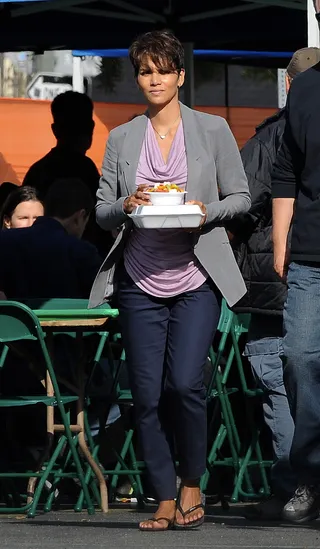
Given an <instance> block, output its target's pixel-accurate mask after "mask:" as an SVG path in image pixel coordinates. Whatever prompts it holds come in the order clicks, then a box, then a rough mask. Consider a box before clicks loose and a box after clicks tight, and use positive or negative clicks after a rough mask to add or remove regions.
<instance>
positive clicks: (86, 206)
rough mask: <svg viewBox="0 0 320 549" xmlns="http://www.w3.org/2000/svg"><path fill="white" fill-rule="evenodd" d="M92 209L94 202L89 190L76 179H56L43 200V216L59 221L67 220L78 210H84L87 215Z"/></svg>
mask: <svg viewBox="0 0 320 549" xmlns="http://www.w3.org/2000/svg"><path fill="white" fill-rule="evenodd" d="M93 207H94V200H93V198H92V195H91V192H90V190H89V188H88V187H87V185H86V184H85V183H84V182H83V181H82V180H81V179H78V178H69V179H68V178H64V179H57V180H56V181H55V182H54V183H52V185H51V186H50V188H49V190H48V192H47V194H46V197H45V200H44V213H45V215H47V216H49V217H57V218H59V219H68V217H71V216H72V215H73V214H75V213H76V212H79V211H80V210H85V212H86V214H87V215H89V214H90V212H91V211H92V210H93Z"/></svg>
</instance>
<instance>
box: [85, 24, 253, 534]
mask: <svg viewBox="0 0 320 549" xmlns="http://www.w3.org/2000/svg"><path fill="white" fill-rule="evenodd" d="M130 60H131V63H132V65H133V68H134V72H135V78H136V82H137V85H138V86H139V88H140V90H141V92H142V94H143V96H144V98H145V101H146V103H147V105H148V113H147V114H143V115H142V116H137V117H136V118H134V119H133V120H132V121H131V122H127V123H126V124H124V125H122V126H119V127H118V128H115V129H114V130H112V131H111V133H110V136H109V139H108V144H107V148H106V153H105V157H104V161H103V168H102V174H103V175H102V178H101V180H100V187H99V190H98V193H97V199H98V201H97V205H96V216H97V220H98V223H99V224H100V226H101V227H102V228H104V229H105V230H112V229H116V228H120V229H121V230H120V233H119V235H118V237H117V240H116V242H115V245H114V248H113V250H112V251H111V252H110V254H109V256H108V257H107V258H106V260H105V263H104V264H103V266H102V267H101V270H100V272H99V274H98V276H97V279H96V281H95V283H94V286H93V288H92V292H91V297H90V303H89V306H90V307H95V306H97V305H99V304H100V303H103V302H105V301H106V300H107V299H108V298H111V297H112V296H114V297H115V298H116V297H117V299H118V305H119V311H120V325H121V329H122V337H123V342H124V347H125V350H126V357H127V363H128V371H129V376H130V382H131V389H132V394H133V400H134V406H135V414H136V422H137V426H138V430H139V436H140V441H141V445H142V451H143V457H144V460H145V462H146V465H147V469H148V472H149V475H150V478H151V482H152V485H153V489H154V491H155V495H156V497H157V499H158V502H159V506H158V509H157V510H156V512H155V515H154V516H153V517H152V518H149V519H147V520H145V521H142V522H141V523H140V529H141V530H143V531H149V532H150V531H153V532H159V531H163V530H168V529H169V528H172V526H173V525H174V527H175V528H176V529H178V528H182V529H190V528H196V527H198V526H200V525H201V524H202V523H203V521H204V507H203V504H202V500H201V493H200V478H201V475H202V474H203V473H204V471H205V469H206V439H207V429H206V402H205V401H206V399H205V390H204V385H203V371H204V366H205V362H206V359H207V356H208V351H209V347H210V345H211V344H212V340H213V337H214V334H215V331H216V328H217V325H218V321H219V316H220V303H221V296H222V295H223V296H224V297H225V298H226V299H227V301H228V302H229V304H235V302H236V301H238V300H239V299H240V298H241V297H242V296H243V295H244V293H245V291H246V289H245V285H244V282H243V279H242V277H241V274H240V272H239V269H238V267H237V264H236V261H235V259H234V256H233V254H232V250H231V247H230V245H229V242H228V239H227V234H226V231H225V229H224V228H223V227H222V226H221V223H223V222H224V221H226V220H227V219H231V218H232V217H233V216H234V215H236V214H239V213H241V212H245V211H247V210H248V209H249V208H250V194H249V191H248V184H247V180H246V177H245V174H244V170H243V166H242V162H241V158H240V154H239V151H238V147H237V144H236V141H235V139H234V137H233V135H232V133H231V130H230V128H229V126H228V124H227V122H226V121H225V120H224V119H223V118H220V117H218V116H212V115H209V114H204V113H199V112H197V111H194V110H191V109H189V108H188V107H186V106H185V105H183V104H181V103H180V102H179V98H178V95H179V88H180V87H181V86H182V85H183V83H184V74H185V71H184V59H183V47H182V45H181V43H180V42H179V40H178V39H177V38H176V37H175V36H174V35H173V34H172V33H171V32H169V31H153V32H148V33H146V34H144V35H142V36H140V37H139V38H138V39H137V40H136V41H135V42H134V43H133V44H132V46H131V48H130ZM198 160H199V161H198ZM164 181H169V182H171V183H176V184H178V185H179V187H180V189H181V190H184V189H185V188H186V189H187V191H188V201H191V203H192V204H196V205H198V206H199V208H200V209H201V211H202V212H203V214H204V215H203V217H202V220H201V222H200V224H199V227H198V228H197V230H195V231H181V230H175V229H172V230H169V229H166V230H157V229H156V230H149V229H147V230H145V229H137V228H136V227H133V225H132V220H131V219H130V217H129V216H130V214H131V213H132V212H133V210H134V209H135V208H136V207H137V205H139V204H146V205H148V204H150V202H149V197H148V195H147V194H145V193H144V192H143V189H146V188H148V187H150V186H154V184H155V183H158V182H164ZM218 183H219V186H220V192H221V200H219V196H218ZM128 195H129V196H128ZM115 287H117V289H118V292H117V295H116V292H115ZM174 440H175V442H176V447H177V453H178V461H179V476H180V477H181V489H180V490H179V494H178V498H177V501H176V497H177V483H176V481H177V472H176V460H175V448H174V444H173V441H174Z"/></svg>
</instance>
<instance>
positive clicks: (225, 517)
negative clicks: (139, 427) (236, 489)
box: [0, 506, 320, 549]
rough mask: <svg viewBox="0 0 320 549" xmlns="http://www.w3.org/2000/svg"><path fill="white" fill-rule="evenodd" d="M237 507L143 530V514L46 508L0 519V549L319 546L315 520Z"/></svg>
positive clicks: (319, 528)
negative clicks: (253, 517) (254, 513)
mask: <svg viewBox="0 0 320 549" xmlns="http://www.w3.org/2000/svg"><path fill="white" fill-rule="evenodd" d="M241 511H242V508H241V507H240V506H233V507H231V509H230V511H229V512H225V511H222V510H221V508H220V507H219V506H217V507H211V508H209V509H208V514H207V517H206V523H205V525H204V526H203V527H202V528H201V529H199V530H198V531H192V532H174V531H172V532H166V533H158V534H149V533H143V532H139V530H137V522H138V521H139V520H140V519H141V518H143V517H145V516H146V515H147V514H148V512H151V510H150V511H149V510H148V511H147V513H146V512H142V511H139V512H137V511H135V510H119V509H114V510H111V511H110V513H109V514H108V515H105V516H104V515H102V514H101V513H97V514H96V515H94V516H93V517H88V516H87V514H86V513H81V514H75V513H74V512H73V511H63V512H61V511H59V512H52V513H49V514H48V515H40V516H38V517H37V518H35V519H33V520H29V519H26V518H25V517H22V516H16V517H14V516H10V517H7V516H2V517H0V548H1V549H74V548H75V549H98V548H99V549H101V548H105V549H122V548H126V549H127V548H128V549H129V548H133V549H138V548H148V549H149V548H150V549H158V548H162V547H166V548H167V549H171V548H172V549H173V548H174V549H180V548H184V549H188V548H194V547H197V548H198V549H237V548H241V549H266V548H274V549H275V548H277V549H289V548H290V549H307V548H309V547H310V548H314V547H318V548H319V547H320V521H315V522H313V523H311V525H308V526H305V527H293V526H291V525H286V524H279V525H278V524H266V523H264V524H257V523H253V522H249V521H246V520H245V519H243V518H242V517H241Z"/></svg>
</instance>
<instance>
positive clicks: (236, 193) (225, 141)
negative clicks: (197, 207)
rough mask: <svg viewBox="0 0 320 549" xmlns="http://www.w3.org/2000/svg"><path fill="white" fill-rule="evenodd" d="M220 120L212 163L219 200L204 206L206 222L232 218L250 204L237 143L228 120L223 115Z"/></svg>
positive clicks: (246, 208) (245, 209)
mask: <svg viewBox="0 0 320 549" xmlns="http://www.w3.org/2000/svg"><path fill="white" fill-rule="evenodd" d="M220 120H221V123H220V127H219V129H218V131H217V132H216V134H215V136H216V143H215V151H216V154H215V162H216V170H217V183H218V188H219V192H220V196H221V200H220V201H217V202H211V203H210V204H207V205H206V207H207V220H206V224H208V223H213V222H214V223H217V222H222V221H227V220H228V219H232V218H233V217H234V216H235V215H239V214H241V213H245V212H247V211H248V210H249V208H250V205H251V200H250V192H249V187H248V181H247V177H246V174H245V172H244V168H243V165H242V160H241V156H240V152H239V149H238V145H237V143H236V140H235V138H234V137H233V134H232V132H231V130H230V128H229V126H228V124H227V122H226V121H225V120H224V119H223V118H221V119H220Z"/></svg>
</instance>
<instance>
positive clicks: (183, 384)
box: [167, 377, 205, 400]
mask: <svg viewBox="0 0 320 549" xmlns="http://www.w3.org/2000/svg"><path fill="white" fill-rule="evenodd" d="M167 389H168V390H169V392H170V393H171V394H172V395H174V397H176V398H179V400H183V399H186V398H193V397H195V396H198V397H200V398H201V399H202V398H205V388H204V385H203V383H202V382H201V381H197V382H192V381H190V380H189V379H185V378H183V377H179V378H176V379H172V380H171V382H170V383H169V384H168V386H167Z"/></svg>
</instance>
